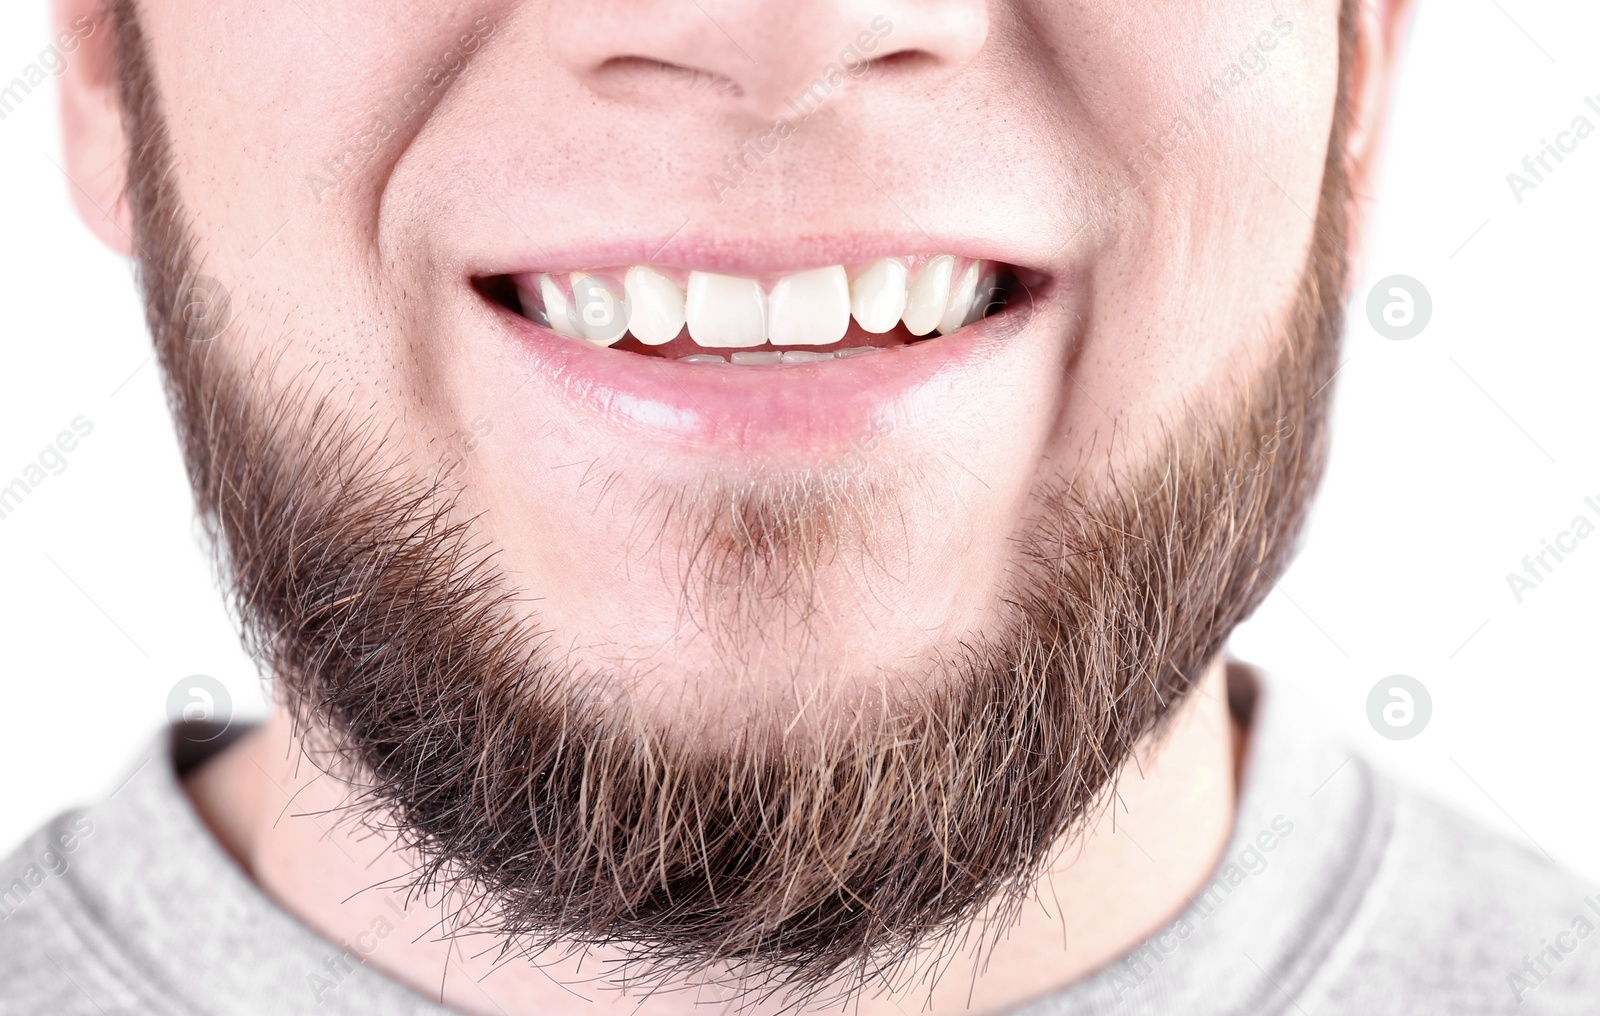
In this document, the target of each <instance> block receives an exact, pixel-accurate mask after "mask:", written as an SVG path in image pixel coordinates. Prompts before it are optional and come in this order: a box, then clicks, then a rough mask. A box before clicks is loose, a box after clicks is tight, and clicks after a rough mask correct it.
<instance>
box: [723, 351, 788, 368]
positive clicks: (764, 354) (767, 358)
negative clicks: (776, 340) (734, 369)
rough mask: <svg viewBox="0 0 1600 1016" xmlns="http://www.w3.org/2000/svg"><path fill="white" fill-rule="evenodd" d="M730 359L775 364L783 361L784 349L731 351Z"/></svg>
mask: <svg viewBox="0 0 1600 1016" xmlns="http://www.w3.org/2000/svg"><path fill="white" fill-rule="evenodd" d="M728 359H730V360H732V361H733V362H734V363H749V364H757V365H760V364H773V363H782V362H783V351H782V350H779V349H763V350H760V351H759V352H755V353H729V354H728Z"/></svg>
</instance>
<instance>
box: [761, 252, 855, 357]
mask: <svg viewBox="0 0 1600 1016" xmlns="http://www.w3.org/2000/svg"><path fill="white" fill-rule="evenodd" d="M849 327H850V280H849V279H848V278H847V277H846V276H845V274H844V269H843V268H842V267H840V266H839V265H832V266H830V267H828V268H816V269H813V270H812V271H809V272H797V273H796V274H794V275H785V276H784V277H783V278H781V279H779V280H778V284H777V285H776V286H773V287H772V298H771V300H770V301H769V302H768V304H767V339H768V340H769V341H770V342H771V343H772V344H773V345H775V346H826V345H830V344H832V343H835V342H838V341H839V340H840V339H842V338H844V333H845V331H846V330H847V329H849Z"/></svg>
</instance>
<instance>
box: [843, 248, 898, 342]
mask: <svg viewBox="0 0 1600 1016" xmlns="http://www.w3.org/2000/svg"><path fill="white" fill-rule="evenodd" d="M905 312H906V263H905V262H904V261H902V260H900V259H899V258H884V259H883V260H881V261H874V262H873V263H872V264H871V265H870V266H868V268H867V270H866V271H864V272H862V273H861V274H860V275H858V276H856V280H855V281H854V282H852V283H850V313H851V314H854V315H855V318H856V324H858V325H860V326H861V328H862V330H864V331H868V332H871V333H872V334H874V335H882V334H883V333H884V332H887V331H889V330H890V329H892V328H894V326H895V325H897V324H899V323H900V315H902V314H904V313H905Z"/></svg>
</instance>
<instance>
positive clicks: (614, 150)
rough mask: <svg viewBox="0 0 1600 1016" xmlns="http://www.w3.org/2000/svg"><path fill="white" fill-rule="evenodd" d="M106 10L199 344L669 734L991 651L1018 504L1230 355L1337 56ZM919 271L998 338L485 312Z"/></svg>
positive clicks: (1277, 50) (868, 13) (1096, 38)
mask: <svg viewBox="0 0 1600 1016" xmlns="http://www.w3.org/2000/svg"><path fill="white" fill-rule="evenodd" d="M139 11H140V18H141V21H142V22H143V24H144V28H145V33H146V36H147V38H148V40H149V48H150V50H151V57H152V60H153V63H154V67H155V74H156V77H157V85H158V88H159V89H160V91H161V93H162V94H163V96H164V99H165V101H164V110H165V112H166V115H167V125H168V129H169V132H170V137H171V148H172V154H173V157H174V162H175V166H176V174H177V177H178V180H177V183H178V188H179V190H180V192H181V194H182V196H183V199H184V202H185V205H186V207H187V209H188V211H189V212H190V217H191V229H192V232H193V234H194V236H195V239H196V241H197V244H198V251H199V256H200V260H199V265H200V270H201V271H202V272H203V273H205V274H206V275H209V276H211V277H214V278H215V279H217V280H219V282H220V283H221V284H222V285H223V286H224V287H226V289H227V290H228V291H229V293H230V295H231V300H232V313H233V317H234V321H235V323H234V325H233V327H232V328H231V329H230V330H229V331H228V332H227V333H226V334H225V335H223V336H221V337H220V338H219V339H217V340H216V342H217V345H218V347H219V348H218V350H217V355H221V356H224V357H226V358H227V359H228V360H230V361H233V362H236V363H240V364H243V363H246V362H249V361H251V360H253V359H254V358H256V357H258V356H267V357H269V358H271V361H272V368H273V369H272V373H271V375H270V378H271V381H270V384H272V385H273V386H275V387H277V388H279V389H281V388H285V387H288V386H289V385H290V384H291V383H298V384H300V385H302V386H303V388H304V390H306V391H308V392H309V393H311V394H314V395H331V396H332V397H333V398H334V399H335V400H336V402H337V403H338V404H339V405H340V406H343V407H347V408H348V409H349V410H350V411H351V412H353V413H356V414H359V415H361V416H363V417H366V418H369V419H370V421H371V424H372V426H373V427H374V428H378V429H386V430H387V432H388V434H389V440H390V441H391V443H392V446H393V448H394V449H395V450H396V451H397V452H400V453H402V454H404V455H406V456H408V457H409V464H410V467H411V468H412V469H413V470H414V471H415V472H416V473H417V474H419V475H426V474H427V473H428V472H429V471H430V470H432V469H433V468H435V467H437V466H438V465H439V464H440V463H441V462H444V463H446V464H449V465H452V466H453V467H454V468H453V472H452V474H451V475H452V478H453V480H454V481H456V482H458V483H459V484H460V485H461V486H462V488H463V491H464V495H463V505H462V506H463V508H464V509H465V510H467V511H468V512H469V513H481V514H480V520H481V525H482V527H483V530H484V531H485V533H486V534H487V535H488V537H489V538H490V540H491V542H492V544H493V545H494V547H495V548H496V549H497V550H498V552H499V556H498V558H497V561H498V563H499V565H500V567H501V568H502V569H503V570H504V571H505V573H506V574H507V575H508V576H509V577H510V579H511V580H512V581H513V582H514V583H515V584H516V585H517V586H518V587H519V588H521V589H524V590H527V591H529V592H530V594H531V595H533V596H536V597H537V600H536V601H533V602H531V603H529V604H528V605H527V606H528V608H529V609H530V610H532V611H534V612H536V615H537V618H538V621H539V624H540V625H541V626H542V627H543V628H544V629H546V630H548V632H549V633H550V639H551V642H552V646H551V648H552V649H554V650H556V651H559V652H560V653H561V654H563V656H564V658H565V659H566V660H568V661H569V662H570V663H571V664H572V665H573V666H575V667H577V668H580V669H584V670H590V671H603V672H605V673H607V674H611V675H615V678H616V680H618V681H621V682H624V683H625V684H626V686H627V691H628V692H629V694H630V695H631V696H632V697H633V698H634V699H635V700H636V701H647V702H650V703H652V704H653V705H655V706H658V707H660V708H661V709H664V710H674V709H679V708H680V707H684V706H686V705H687V706H688V707H689V708H692V709H694V710H695V712H696V715H697V716H702V714H703V712H704V710H705V709H706V708H707V704H708V703H711V704H715V706H716V709H717V715H724V716H726V715H732V714H730V713H728V712H726V711H725V710H728V709H734V710H735V712H737V711H738V709H740V708H742V704H741V703H735V702H730V701H729V699H730V697H731V696H740V697H750V696H754V697H756V698H759V699H762V700H764V701H763V703H762V704H761V705H759V706H758V708H762V709H765V708H769V707H770V706H771V701H770V697H771V696H778V697H779V698H781V699H782V700H783V701H784V704H785V705H786V706H788V707H794V706H796V705H797V704H798V702H802V701H805V700H806V699H807V698H808V697H811V696H814V695H817V694H832V693H834V692H836V691H838V690H839V689H840V688H844V687H850V686H854V685H856V684H859V683H861V682H864V681H873V680H876V677H875V675H878V676H881V675H884V674H902V673H905V672H907V671H908V670H911V671H915V670H917V669H918V668H919V666H920V667H922V668H923V669H926V665H927V664H928V662H929V661H930V660H931V659H932V657H933V656H934V655H936V654H937V653H938V652H940V651H941V650H943V649H947V648H948V647H950V646H952V645H955V644H957V643H959V641H960V640H963V639H971V638H974V637H976V636H978V635H980V634H981V633H984V632H986V631H992V629H993V626H994V624H995V623H996V620H997V597H999V596H1000V595H1001V594H1002V592H1003V590H1004V588H1005V584H1006V581H1007V576H1008V573H1009V570H1010V569H1012V568H1013V567H1014V565H1015V546H1016V542H1015V541H1016V539H1017V537H1018V535H1019V533H1021V532H1022V531H1023V530H1024V529H1025V528H1026V527H1027V526H1028V518H1029V515H1030V512H1032V511H1034V510H1036V508H1037V505H1036V504H1035V501H1034V497H1035V495H1036V494H1037V493H1038V492H1039V490H1040V489H1041V486H1042V485H1043V484H1046V483H1049V482H1051V481H1055V480H1058V479H1060V478H1061V477H1063V476H1069V477H1072V478H1074V479H1075V480H1077V481H1079V482H1080V483H1084V484H1094V483H1101V482H1104V480H1105V478H1106V476H1107V475H1108V473H1109V471H1110V470H1112V469H1115V468H1117V467H1118V466H1119V465H1120V466H1121V467H1122V468H1124V469H1126V468H1128V467H1129V466H1130V465H1136V464H1138V463H1140V462H1142V461H1145V460H1146V459H1147V458H1148V457H1149V456H1150V455H1151V454H1152V447H1153V443H1154V442H1158V441H1159V440H1160V439H1161V438H1162V436H1163V435H1164V434H1165V433H1166V432H1167V430H1169V429H1170V428H1173V427H1174V426H1177V425H1178V424H1179V422H1180V421H1181V420H1182V417H1183V414H1184V412H1185V411H1186V410H1188V409H1191V408H1200V409H1201V411H1206V409H1207V408H1209V409H1210V410H1211V411H1217V407H1220V406H1221V405H1222V404H1223V400H1224V399H1225V398H1226V397H1227V396H1228V395H1230V394H1232V393H1233V392H1234V391H1236V390H1237V389H1238V387H1239V386H1240V383H1241V382H1242V380H1243V379H1245V378H1248V377H1251V376H1253V375H1254V374H1255V373H1256V372H1258V371H1259V370H1261V369H1262V367H1263V365H1264V364H1265V363H1266V362H1267V360H1268V357H1269V356H1270V355H1271V354H1273V353H1274V352H1276V346H1277V345H1278V344H1280V340H1281V336H1282V334H1283V332H1284V328H1285V324H1286V320H1287V315H1288V314H1289V313H1290V311H1291V309H1292V305H1293V300H1294V297H1295V294H1296V290H1297V287H1298V285H1299V283H1300V280H1301V276H1302V272H1303V268H1304V265H1305V261H1306V255H1307V251H1308V249H1309V246H1310V243H1311V239H1312V234H1313V225H1314V224H1313V219H1312V215H1313V213H1314V211H1315V209H1316V207H1317V202H1318V194H1319V189H1320V187H1321V184H1322V171H1323V162H1324V158H1325V154H1326V149H1327V142H1328V135H1329V127H1330V123H1331V120H1332V115H1333V102H1334V97H1335V92H1336V86H1337V72H1338V52H1337V18H1336V13H1337V5H1336V3H1335V2H1334V0H1315V2H1307V3H1293V4H1289V5H1284V4H1282V3H1272V2H1268V0H1259V2H1254V0H1248V2H1247V0H1227V2H1216V3H1206V4H1200V5H1150V4H1144V3H1131V2H1115V0H1114V2H1108V3H1097V4H1092V5H1080V4H1058V3H989V4H983V3H978V2H965V0H947V2H940V3H935V4H927V3H921V4H889V5H888V6H884V5H881V4H879V5H871V4H868V5H861V4H810V3H793V2H786V3H781V4H766V3H702V4H698V5H697V4H684V3H679V2H670V3H669V2H661V3H645V4H637V3H634V4H595V3H588V2H586V3H577V2H571V3H568V2H564V0H559V2H551V3H527V2H507V0H485V2H483V3H477V4H465V5H439V4H422V3H417V4H395V3H361V2H348V3H339V4H313V5H302V6H297V5H294V4H289V5H266V6H263V5H259V4H242V3H230V2H227V0H222V2H219V3H211V4H206V5H204V6H203V7H202V8H197V7H196V6H195V5H193V4H190V3H183V2H176V0H147V2H145V3H142V4H140V6H139ZM819 81H820V82H821V83H822V84H821V86H820V87H818V85H817V83H818V82H819ZM939 254H951V255H954V256H955V257H956V258H957V259H983V260H985V261H988V262H992V263H995V264H996V265H998V266H1001V267H1000V271H1001V273H1002V278H1003V279H1004V278H1005V277H1010V278H1011V279H1012V280H1013V281H1012V282H1011V283H1010V302H1009V305H1008V307H1007V309H1006V311H1005V313H1004V314H1001V315H997V316H996V317H995V318H994V319H993V320H991V321H989V322H988V323H986V324H980V325H977V326H974V327H969V328H967V329H966V330H965V331H964V332H962V333H960V334H951V335H947V336H940V335H938V334H937V333H933V334H932V335H930V336H928V337H927V338H926V339H925V340H924V341H921V342H918V343H916V344H914V345H909V346H907V347H906V348H898V349H895V350H892V351H890V350H885V351H883V352H880V353H877V354H875V355H872V356H861V357H858V358H852V359H848V360H840V359H832V360H830V361H828V362H824V363H817V364H803V365H784V366H749V365H734V364H715V363H692V362H690V363H677V362H674V361H673V360H672V359H670V358H669V357H668V356H666V355H662V353H661V350H660V349H659V348H658V347H650V346H644V345H642V344H637V343H633V342H627V341H624V342H623V343H619V344H618V346H617V347H614V348H610V349H606V348H599V347H595V346H592V345H586V344H585V343H584V342H583V340H581V339H573V338H565V337H562V336H560V335H556V334H552V333H551V332H549V331H546V330H543V329H539V328H537V327H535V326H534V325H533V324H532V323H531V322H529V321H527V320H525V319H520V318H519V317H517V316H516V315H515V314H514V313H513V312H512V311H511V310H509V309H507V307H505V306H503V305H502V304H501V303H500V302H496V301H495V300H493V299H490V298H487V297H486V295H485V293H486V292H490V293H495V294H506V293H508V292H509V291H511V289H510V287H509V286H508V285H507V277H512V276H517V275H523V274H525V273H526V274H538V273H552V274H554V275H556V276H557V278H558V279H559V278H561V277H563V276H564V277H566V278H567V279H568V280H569V281H568V283H567V284H568V285H570V284H571V283H570V276H569V275H567V273H571V272H574V271H580V270H582V271H588V270H596V269H599V270H602V273H603V274H604V275H607V276H610V277H614V278H616V279H617V280H619V281H620V280H622V279H623V277H624V273H625V272H626V270H627V269H628V268H629V267H630V266H647V267H650V268H652V269H655V270H656V271H658V272H659V273H660V274H661V275H663V276H665V277H667V278H668V279H670V280H673V281H674V282H676V283H679V284H682V283H684V282H687V280H688V275H689V273H694V272H713V273H718V274H723V275H730V276H736V277H740V278H744V279H752V280H756V281H757V282H759V283H761V284H762V285H763V289H764V290H765V291H766V294H767V295H768V298H769V302H771V301H772V300H773V295H772V293H773V290H774V289H775V288H776V283H777V281H778V280H779V279H781V278H782V277H783V276H785V275H788V274H791V273H797V272H801V271H805V270H808V269H816V268H822V267H825V266H835V265H838V266H844V267H845V268H846V270H847V271H848V272H849V273H851V274H859V273H860V272H861V271H862V270H863V269H865V268H866V267H867V266H868V265H869V264H870V263H871V262H873V261H875V260H877V259H880V258H888V257H901V258H908V259H910V261H909V264H910V268H911V269H912V272H913V273H918V272H920V271H921V270H922V269H923V267H924V265H925V263H926V262H927V261H928V259H929V257H930V256H933V255H939ZM961 266H962V262H961V261H958V264H957V275H959V274H960V271H959V269H960V267H961ZM912 281H913V282H914V281H915V278H913V279H912ZM958 281H959V279H958ZM806 299H810V298H809V297H807V298H806ZM742 300H743V297H742V296H740V295H720V296H717V295H714V296H712V297H711V298H710V302H712V303H718V302H719V301H720V303H718V306H714V307H712V308H711V309H710V310H709V311H708V313H710V314H718V313H727V314H733V315H736V314H737V313H738V311H739V309H740V308H741V307H742V306H743V303H742V302H741V301H742ZM801 302H805V301H804V300H802V301H801ZM692 324H693V323H692V322H691V327H692ZM805 327H807V326H806V325H804V324H802V325H801V326H800V328H801V329H802V330H804V328H805ZM818 337H819V338H823V337H825V336H820V335H819V336H818ZM909 338H910V336H909V335H904V334H899V335H890V336H884V337H882V338H878V339H872V338H869V337H863V336H861V335H860V334H859V333H858V334H857V335H855V336H853V337H848V338H847V339H846V340H845V341H842V342H840V343H838V344H837V346H830V347H822V348H825V349H832V348H840V347H846V346H853V345H861V344H865V342H866V341H873V342H879V341H884V342H892V343H894V344H903V343H904V342H905V341H906V340H907V339H909ZM858 340H860V341H858ZM768 348H775V347H771V346H769V347H768ZM776 348H793V349H807V348H809V347H807V346H805V345H802V344H794V345H786V346H783V347H776ZM629 349H631V350H634V351H628V350H629ZM684 352H685V350H684V347H683V344H682V343H681V342H680V343H677V344H674V346H673V347H672V349H671V354H672V355H684ZM710 352H712V353H721V354H723V355H725V354H726V353H727V352H728V350H725V349H713V350H710ZM797 519H809V520H810V526H809V528H807V527H806V526H803V525H799V524H797V522H796V520H797ZM708 532H709V533H710V534H711V535H708ZM686 696H687V697H688V699H692V702H689V701H686V698H685V697H686ZM702 718H703V716H702Z"/></svg>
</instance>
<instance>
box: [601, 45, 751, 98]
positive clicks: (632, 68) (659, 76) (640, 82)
mask: <svg viewBox="0 0 1600 1016" xmlns="http://www.w3.org/2000/svg"><path fill="white" fill-rule="evenodd" d="M593 74H594V82H595V87H596V90H599V91H608V92H612V93H623V92H626V93H635V94H636V93H638V92H642V91H645V90H655V91H660V90H662V89H666V90H670V91H671V92H673V93H674V94H676V95H694V94H697V93H702V92H704V93H715V94H717V95H721V96H724V97H726V98H734V99H736V98H740V97H742V96H743V95H744V89H743V88H741V87H739V83H738V82H736V81H734V80H733V79H732V78H729V77H727V76H725V75H722V74H717V73H714V72H712V71H708V70H705V69H703V68H700V67H689V66H686V65H684V64H677V63H671V62H669V61H665V60H657V59H655V58H653V57H647V56H614V57H609V58H607V59H606V60H604V61H602V62H601V64H600V65H599V66H598V67H596V68H595V69H594V72H593Z"/></svg>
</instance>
